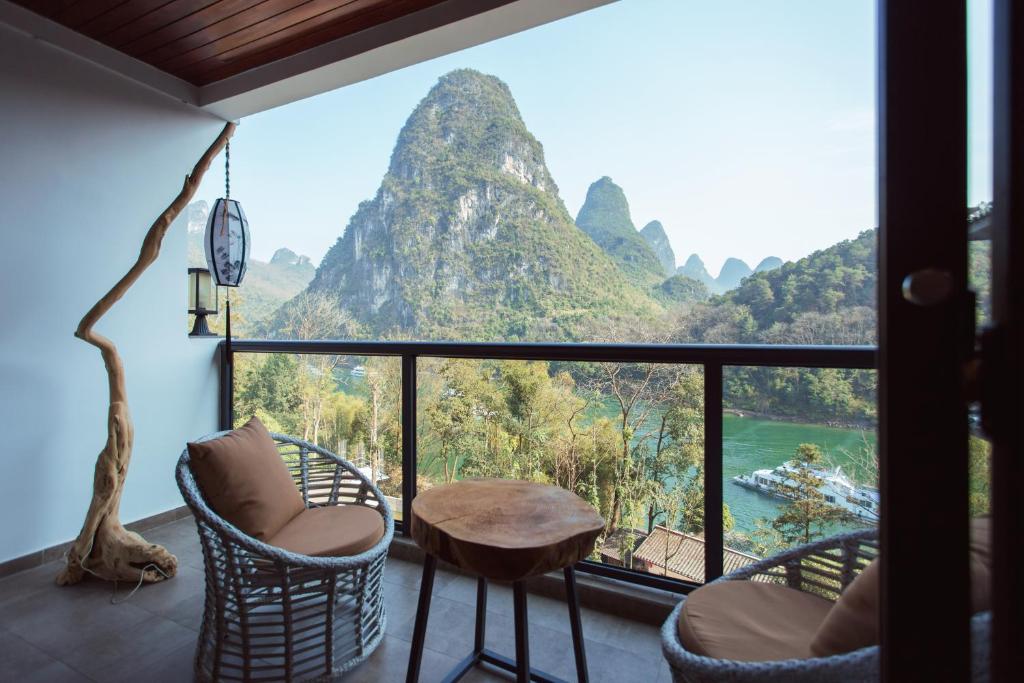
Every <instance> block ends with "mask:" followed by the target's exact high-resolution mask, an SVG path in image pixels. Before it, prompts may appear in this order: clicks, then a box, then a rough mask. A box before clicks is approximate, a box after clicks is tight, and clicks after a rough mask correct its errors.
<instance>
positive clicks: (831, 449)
mask: <svg viewBox="0 0 1024 683" xmlns="http://www.w3.org/2000/svg"><path fill="white" fill-rule="evenodd" d="M723 420H724V424H723V426H722V427H723V429H722V432H723V439H722V473H723V475H724V479H725V481H724V482H723V495H724V498H725V502H726V504H727V505H728V506H729V510H730V512H732V515H733V518H735V520H736V527H735V530H736V531H741V532H750V531H752V530H753V529H754V520H755V519H757V518H758V517H760V518H763V519H768V520H771V519H772V518H774V517H775V515H776V514H777V513H778V510H779V508H780V507H782V505H784V502H783V501H779V500H777V499H775V498H771V497H769V496H765V495H763V494H760V493H757V492H755V491H750V490H748V489H745V488H742V487H740V486H737V485H736V484H734V483H733V482H732V478H733V477H734V476H736V475H737V474H749V473H750V472H753V471H754V470H759V469H765V468H773V467H777V466H778V465H781V464H782V463H784V462H786V461H787V460H790V459H792V457H793V454H794V452H795V451H796V448H797V446H799V445H800V444H802V443H813V444H817V445H818V446H820V447H821V449H822V451H823V452H824V453H825V455H826V456H827V457H828V459H829V460H830V461H831V462H833V463H834V464H836V465H841V466H842V467H843V469H844V471H846V472H847V473H848V474H851V475H852V476H854V477H855V478H858V477H860V476H862V475H863V473H861V472H859V471H858V469H857V467H856V465H855V463H854V462H852V461H851V460H850V457H849V456H848V455H847V454H848V453H850V452H856V451H858V450H859V449H861V448H863V446H864V439H867V443H868V444H869V445H870V446H872V447H874V446H875V433H874V432H863V431H860V430H855V429H839V428H835V427H826V426H824V425H816V424H798V423H792V422H777V421H774V420H762V419H756V418H751V417H738V416H736V415H726V416H724V419H723Z"/></svg>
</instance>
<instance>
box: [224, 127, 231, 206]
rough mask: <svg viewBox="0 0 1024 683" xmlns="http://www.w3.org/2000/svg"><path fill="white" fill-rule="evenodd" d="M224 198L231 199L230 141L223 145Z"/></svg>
mask: <svg viewBox="0 0 1024 683" xmlns="http://www.w3.org/2000/svg"><path fill="white" fill-rule="evenodd" d="M224 199H231V141H230V140H228V142H227V144H226V145H224Z"/></svg>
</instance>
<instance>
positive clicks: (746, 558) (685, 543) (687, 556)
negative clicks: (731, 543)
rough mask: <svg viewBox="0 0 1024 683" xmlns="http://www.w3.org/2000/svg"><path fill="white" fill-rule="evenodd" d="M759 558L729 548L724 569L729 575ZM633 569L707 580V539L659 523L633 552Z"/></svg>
mask: <svg viewBox="0 0 1024 683" xmlns="http://www.w3.org/2000/svg"><path fill="white" fill-rule="evenodd" d="M759 559H761V558H759V557H755V556H754V555H749V554H747V553H744V552H740V551H739V550H733V549H732V548H725V552H724V556H723V568H724V570H725V573H726V574H728V573H730V572H733V571H735V570H737V569H739V568H740V567H744V566H746V565H748V564H751V563H753V562H757V561H758V560H759ZM633 568H634V569H643V570H645V571H647V572H649V573H651V574H657V575H659V576H669V577H672V578H676V579H683V580H685V581H693V582H695V583H704V539H703V538H701V537H700V536H694V535H692V534H686V533H683V532H682V531H674V530H672V529H669V528H667V527H663V526H656V527H654V531H652V532H651V533H650V534H649V535H648V536H647V538H645V539H644V540H643V543H641V544H640V545H639V546H638V547H637V549H636V550H635V551H634V552H633Z"/></svg>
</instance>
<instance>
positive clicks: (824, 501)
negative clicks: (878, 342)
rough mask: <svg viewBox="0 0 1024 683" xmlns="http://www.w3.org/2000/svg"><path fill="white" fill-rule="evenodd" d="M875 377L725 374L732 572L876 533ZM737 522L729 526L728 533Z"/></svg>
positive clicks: (827, 372)
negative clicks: (753, 561)
mask: <svg viewBox="0 0 1024 683" xmlns="http://www.w3.org/2000/svg"><path fill="white" fill-rule="evenodd" d="M875 378H876V373H875V372H874V371H873V370H833V369H812V368H748V367H737V368H725V371H724V388H723V391H724V404H725V415H724V417H723V420H724V424H723V436H724V438H723V444H722V457H723V461H722V473H723V477H724V481H723V486H724V500H725V504H726V506H727V507H728V509H729V513H730V514H729V516H728V517H727V518H726V520H727V524H726V537H725V547H726V557H725V571H726V573H728V572H730V571H733V570H734V569H735V568H736V562H738V561H741V560H742V559H743V558H741V557H739V556H734V553H736V552H742V553H748V554H752V555H756V556H759V557H763V556H767V555H772V554H775V553H777V552H779V551H781V550H783V549H785V548H789V547H793V546H796V545H802V544H804V543H809V542H811V541H814V540H816V539H819V538H824V537H827V536H831V535H833V534H836V533H840V532H843V531H852V530H855V529H860V528H866V527H870V526H874V525H877V523H878V514H879V502H880V499H879V493H878V488H877V486H878V451H877V445H876V418H875V415H876V412H875V411H876V406H875ZM730 523H731V528H730Z"/></svg>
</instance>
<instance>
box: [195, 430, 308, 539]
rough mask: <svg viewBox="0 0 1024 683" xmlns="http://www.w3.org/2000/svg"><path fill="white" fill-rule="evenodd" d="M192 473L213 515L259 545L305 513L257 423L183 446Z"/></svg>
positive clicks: (277, 455)
mask: <svg viewBox="0 0 1024 683" xmlns="http://www.w3.org/2000/svg"><path fill="white" fill-rule="evenodd" d="M188 452H189V456H190V457H191V467H192V473H193V475H194V476H195V478H196V483H197V484H199V488H200V490H201V491H202V492H203V496H204V497H205V498H206V502H207V503H208V504H209V505H210V507H211V508H213V510H214V511H215V512H216V513H217V514H218V515H220V516H221V517H223V518H224V519H226V520H227V521H229V522H231V523H232V524H234V525H235V526H236V527H238V528H239V529H241V530H242V531H243V532H244V533H246V534H248V535H250V536H252V537H254V538H258V539H259V540H261V541H266V540H268V539H270V537H272V536H273V535H274V534H276V533H277V532H279V531H280V530H281V528H282V527H284V525H285V524H287V523H288V522H289V521H291V520H292V518H294V517H295V516H296V515H298V514H299V513H300V512H302V511H303V510H304V509H305V507H306V506H305V504H304V503H303V502H302V494H301V493H299V489H298V488H297V487H296V486H295V482H294V481H292V477H291V475H290V474H289V473H288V468H287V467H286V466H285V464H284V461H283V460H282V459H281V454H280V452H279V451H278V450H277V445H276V444H275V443H274V439H273V438H272V437H271V436H270V433H269V432H268V431H267V428H266V427H264V426H263V423H262V422H260V421H259V420H258V419H257V418H255V417H254V418H252V419H251V420H249V421H248V422H246V423H245V425H243V426H242V427H239V428H238V429H236V430H234V431H232V432H229V433H228V434H225V435H224V436H222V437H220V438H217V439H212V440H210V441H201V442H199V443H190V444H188Z"/></svg>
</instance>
